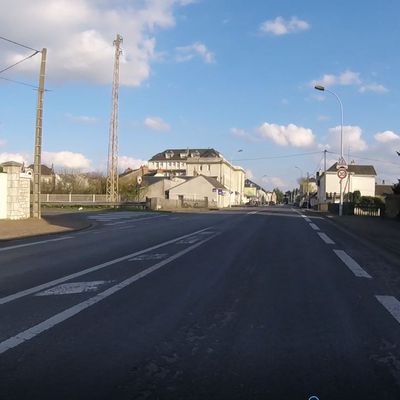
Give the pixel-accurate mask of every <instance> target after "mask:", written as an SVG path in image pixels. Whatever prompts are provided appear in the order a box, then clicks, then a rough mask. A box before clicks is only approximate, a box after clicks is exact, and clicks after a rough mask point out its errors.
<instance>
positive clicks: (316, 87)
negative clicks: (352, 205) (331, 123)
mask: <svg viewBox="0 0 400 400" xmlns="http://www.w3.org/2000/svg"><path fill="white" fill-rule="evenodd" d="M314 88H315V89H317V90H320V91H322V92H323V91H325V92H329V93H331V94H333V95H334V96H335V97H336V99H337V101H338V102H339V105H340V117H341V119H340V163H341V164H342V165H343V164H345V160H344V157H343V104H342V101H341V100H340V98H339V96H338V95H337V94H336V93H335V92H332V91H331V90H329V89H326V88H325V87H324V86H322V85H315V86H314ZM325 179H326V177H325ZM342 215H343V179H340V203H339V216H340V217H341V216H342Z"/></svg>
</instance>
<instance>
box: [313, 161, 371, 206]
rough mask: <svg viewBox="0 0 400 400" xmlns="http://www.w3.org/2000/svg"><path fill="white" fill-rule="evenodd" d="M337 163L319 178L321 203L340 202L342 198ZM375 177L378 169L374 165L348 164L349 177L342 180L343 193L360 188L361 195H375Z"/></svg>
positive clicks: (319, 199) (319, 198)
mask: <svg viewBox="0 0 400 400" xmlns="http://www.w3.org/2000/svg"><path fill="white" fill-rule="evenodd" d="M336 165H337V163H335V164H333V165H332V166H331V167H330V168H329V169H328V170H327V171H326V174H324V173H322V174H321V175H320V176H319V178H318V181H319V187H318V201H319V203H324V202H328V203H338V202H339V200H340V179H339V177H338V176H337V168H336ZM375 177H376V171H375V168H374V167H373V166H372V165H355V164H350V165H348V169H347V177H346V178H344V179H343V182H342V187H343V195H344V196H345V195H346V194H348V193H353V192H355V191H357V190H358V191H360V193H361V196H375ZM325 200H326V201H325Z"/></svg>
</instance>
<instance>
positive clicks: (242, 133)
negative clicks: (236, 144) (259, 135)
mask: <svg viewBox="0 0 400 400" xmlns="http://www.w3.org/2000/svg"><path fill="white" fill-rule="evenodd" d="M230 132H231V134H232V135H233V136H236V137H238V138H240V139H243V140H245V141H246V142H255V141H256V138H255V137H254V136H253V135H252V134H251V133H249V132H247V131H246V130H244V129H241V128H235V127H234V128H231V129H230Z"/></svg>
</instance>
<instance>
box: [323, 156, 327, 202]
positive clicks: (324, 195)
mask: <svg viewBox="0 0 400 400" xmlns="http://www.w3.org/2000/svg"><path fill="white" fill-rule="evenodd" d="M326 152H327V150H326V149H325V150H324V194H323V196H322V198H323V200H324V203H326Z"/></svg>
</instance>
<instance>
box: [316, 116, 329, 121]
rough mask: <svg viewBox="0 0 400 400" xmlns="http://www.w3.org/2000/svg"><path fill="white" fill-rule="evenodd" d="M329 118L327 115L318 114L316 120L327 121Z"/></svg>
mask: <svg viewBox="0 0 400 400" xmlns="http://www.w3.org/2000/svg"><path fill="white" fill-rule="evenodd" d="M330 119H331V117H329V116H328V115H319V116H318V121H329V120H330Z"/></svg>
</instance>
